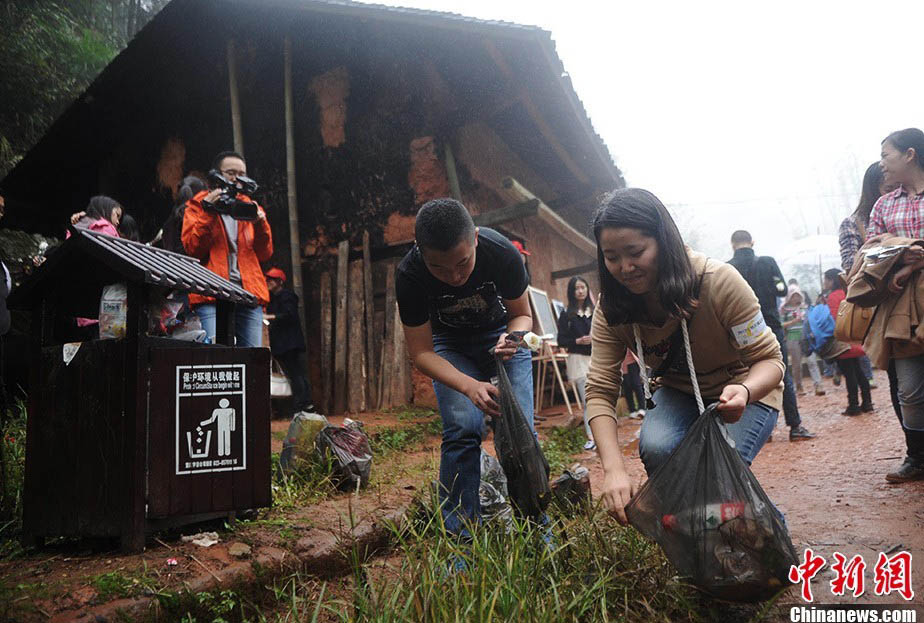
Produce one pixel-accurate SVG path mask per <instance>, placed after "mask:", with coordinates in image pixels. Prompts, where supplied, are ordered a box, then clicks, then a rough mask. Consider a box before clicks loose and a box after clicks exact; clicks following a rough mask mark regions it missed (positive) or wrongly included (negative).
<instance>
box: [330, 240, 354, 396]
mask: <svg viewBox="0 0 924 623" xmlns="http://www.w3.org/2000/svg"><path fill="white" fill-rule="evenodd" d="M349 260H350V241H349V240H344V241H343V242H341V243H340V244H339V245H338V246H337V313H336V317H335V319H334V322H335V323H336V325H337V326H336V333H335V334H334V411H333V412H334V413H343V412H344V411H346V391H347V389H346V364H347V361H346V358H347V268H348V266H349Z"/></svg>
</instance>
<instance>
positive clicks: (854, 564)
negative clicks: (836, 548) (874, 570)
mask: <svg viewBox="0 0 924 623" xmlns="http://www.w3.org/2000/svg"><path fill="white" fill-rule="evenodd" d="M834 560H836V561H837V562H835V563H834V564H833V565H831V569H833V570H834V573H835V574H837V575H836V577H835V578H834V579H833V580H831V593H832V594H834V595H843V594H844V591H845V589H847V590H851V591H853V596H854V597H859V596H860V595H862V594H863V593H864V592H865V591H866V587H865V585H864V580H865V578H864V576H863V571H864V570H865V569H866V561H865V560H863V556H860V555H859V554H857V555H856V556H854V557H853V558H851V559H850V562H847V557H846V556H844V555H843V554H841V553H840V552H834Z"/></svg>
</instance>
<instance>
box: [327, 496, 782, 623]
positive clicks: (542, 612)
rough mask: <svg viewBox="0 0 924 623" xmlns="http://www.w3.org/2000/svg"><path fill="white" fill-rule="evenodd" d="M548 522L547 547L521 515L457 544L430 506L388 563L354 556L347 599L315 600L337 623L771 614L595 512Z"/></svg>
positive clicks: (400, 537)
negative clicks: (708, 592) (723, 598)
mask: <svg viewBox="0 0 924 623" xmlns="http://www.w3.org/2000/svg"><path fill="white" fill-rule="evenodd" d="M553 531H554V536H555V543H556V547H555V548H554V549H550V548H548V547H546V546H545V544H544V541H543V538H542V537H543V533H544V529H543V528H541V527H538V526H536V525H534V524H531V523H529V522H523V521H518V522H516V524H515V527H514V530H513V532H512V533H510V534H505V533H504V532H503V530H498V529H491V527H490V526H480V527H478V528H477V529H475V530H474V531H473V538H472V541H471V542H470V543H468V544H464V545H463V544H461V543H460V542H459V541H458V539H456V538H453V537H452V536H451V535H448V534H447V533H446V532H445V530H444V529H443V527H442V526H441V525H440V519H439V513H435V514H433V515H431V519H430V520H429V521H427V522H425V523H411V524H410V525H409V526H408V527H407V528H405V529H404V530H403V531H401V532H397V533H396V534H395V538H396V540H397V542H398V544H399V548H400V550H401V553H402V554H403V555H404V559H403V560H402V561H401V562H400V563H398V566H397V567H396V568H392V569H382V570H378V571H377V569H376V568H374V567H373V566H370V565H359V566H358V568H357V570H356V571H355V572H354V580H353V587H352V592H351V593H350V594H349V595H348V597H347V598H339V599H336V598H334V599H328V600H324V599H323V598H319V600H318V603H320V604H322V606H323V609H324V611H325V613H326V614H327V615H328V616H330V617H332V618H333V619H334V620H336V621H342V622H344V623H345V622H347V621H349V622H351V623H352V622H358V623H367V622H368V623H410V622H417V621H434V622H435V621H479V622H481V623H496V622H502V621H504V622H506V621H530V622H535V623H545V622H548V623H551V622H556V623H557V622H574V623H577V622H584V621H646V622H665V623H666V622H675V621H676V622H689V623H699V622H705V621H728V622H735V621H760V620H769V619H768V618H766V617H767V616H768V615H765V614H764V613H762V612H761V611H760V610H759V609H758V607H756V606H755V607H743V608H742V607H741V606H726V605H723V604H721V603H719V602H714V601H711V600H708V599H706V598H704V597H703V596H701V595H700V594H699V593H697V592H696V591H695V590H694V589H692V588H691V587H689V586H687V585H685V584H684V583H682V582H680V581H678V580H677V579H676V577H675V575H676V571H675V570H674V569H673V568H672V567H671V566H670V564H669V563H668V562H667V560H666V559H665V558H664V556H663V554H662V553H661V551H660V549H659V548H658V547H657V546H656V545H654V544H652V543H650V542H648V541H647V540H645V539H644V538H643V537H642V536H641V535H640V534H639V533H638V532H637V531H635V530H634V529H632V528H625V527H622V526H619V525H618V524H616V522H614V521H612V520H611V519H609V518H608V517H607V516H606V515H605V514H604V513H602V512H599V511H597V510H594V509H588V511H587V512H586V513H582V514H580V515H579V516H578V517H576V518H575V519H572V520H564V519H561V518H557V519H555V520H554V522H553ZM454 563H458V564H454ZM459 567H462V568H463V570H462V571H458V570H456V571H451V570H450V569H451V568H452V569H458V568H459Z"/></svg>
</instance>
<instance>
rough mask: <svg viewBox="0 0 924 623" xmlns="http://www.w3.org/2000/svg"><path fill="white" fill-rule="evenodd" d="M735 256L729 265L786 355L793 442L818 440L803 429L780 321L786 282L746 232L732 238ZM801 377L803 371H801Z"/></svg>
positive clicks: (785, 395) (786, 394) (786, 411)
mask: <svg viewBox="0 0 924 623" xmlns="http://www.w3.org/2000/svg"><path fill="white" fill-rule="evenodd" d="M731 244H732V250H733V251H734V252H735V254H734V257H732V259H730V260H728V263H729V264H731V265H732V266H734V267H735V268H737V269H738V272H739V273H741V276H742V277H744V279H745V281H747V282H748V285H750V286H751V289H752V290H754V294H755V295H756V296H757V300H758V302H760V311H761V313H763V315H764V321H766V323H767V326H768V327H770V329H771V330H772V331H773V334H774V335H776V339H777V341H778V342H779V343H780V351H781V352H782V354H783V365H784V366H786V372H785V374H784V375H783V417H784V418H785V419H786V425H787V426H789V440H790V441H805V440H807V439H812V438H814V437H815V434H814V433H810V432H809V431H807V430H806V429H805V427H804V426H802V416H801V415H799V406H798V403H797V402H796V388H795V386H794V384H793V380H792V374H791V373H790V371H789V358H788V357H787V355H786V339H785V335H784V333H783V323H782V322H781V321H780V312H779V310H778V309H777V297H781V296H785V295H786V290H787V288H786V280H785V279H784V278H783V273H782V272H780V267H779V266H778V265H777V263H776V260H774V259H773V258H772V257H769V256H761V257H757V255H756V254H755V253H754V240H753V239H752V238H751V234H749V233H748V232H746V231H744V230H739V231H736V232H735V233H733V234H732V238H731ZM799 373H800V374H801V373H802V372H801V370H800V371H799Z"/></svg>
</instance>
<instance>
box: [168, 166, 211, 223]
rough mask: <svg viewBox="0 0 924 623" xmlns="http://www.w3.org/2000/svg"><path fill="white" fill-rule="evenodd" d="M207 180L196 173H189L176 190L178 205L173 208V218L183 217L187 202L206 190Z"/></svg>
mask: <svg viewBox="0 0 924 623" xmlns="http://www.w3.org/2000/svg"><path fill="white" fill-rule="evenodd" d="M206 188H207V187H206V185H205V182H203V181H202V180H201V179H199V178H198V177H196V176H195V175H187V176H186V177H184V178H183V181H182V182H180V187H179V188H178V189H177V191H176V205H175V207H174V208H173V218H178V219H182V218H183V213H184V212H186V202H187V201H189V200H190V199H192V198H193V197H195V196H196V195H198V194H199V193H200V192H202V191H203V190H206Z"/></svg>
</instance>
